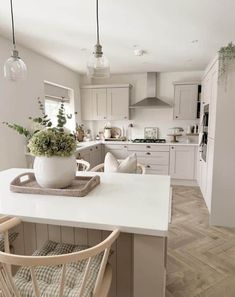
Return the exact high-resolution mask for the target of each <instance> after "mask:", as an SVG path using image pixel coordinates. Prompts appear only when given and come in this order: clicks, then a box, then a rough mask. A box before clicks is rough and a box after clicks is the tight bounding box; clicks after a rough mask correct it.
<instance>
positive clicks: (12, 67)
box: [4, 0, 27, 81]
mask: <svg viewBox="0 0 235 297" xmlns="http://www.w3.org/2000/svg"><path fill="white" fill-rule="evenodd" d="M10 5H11V25H12V44H13V51H12V55H11V57H10V58H9V59H8V60H7V61H6V62H5V64H4V77H5V78H6V79H8V80H12V81H16V80H23V79H25V78H26V76H27V67H26V65H25V63H24V61H23V60H22V59H21V58H20V57H19V52H18V51H17V49H16V41H15V24H14V14H13V4H12V0H10Z"/></svg>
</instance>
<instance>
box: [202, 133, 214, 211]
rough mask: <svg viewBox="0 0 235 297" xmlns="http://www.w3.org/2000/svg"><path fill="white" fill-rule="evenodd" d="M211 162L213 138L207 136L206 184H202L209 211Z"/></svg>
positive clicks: (212, 157) (211, 178)
mask: <svg viewBox="0 0 235 297" xmlns="http://www.w3.org/2000/svg"><path fill="white" fill-rule="evenodd" d="M213 163H214V140H213V139H211V138H209V139H208V143H207V168H206V186H205V185H203V187H204V189H203V191H204V195H205V202H206V205H207V208H208V210H209V212H210V211H211V198H212V181H213Z"/></svg>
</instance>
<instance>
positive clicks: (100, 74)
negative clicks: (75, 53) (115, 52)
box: [87, 53, 110, 79]
mask: <svg viewBox="0 0 235 297" xmlns="http://www.w3.org/2000/svg"><path fill="white" fill-rule="evenodd" d="M87 75H88V76H89V77H90V78H95V79H97V78H98V79H99V78H109V77H110V67H109V61H108V59H107V58H106V57H105V56H104V55H103V54H102V55H101V56H97V55H96V54H95V53H94V54H93V55H92V56H91V57H90V59H89V60H88V62H87Z"/></svg>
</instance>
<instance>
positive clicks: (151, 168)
mask: <svg viewBox="0 0 235 297" xmlns="http://www.w3.org/2000/svg"><path fill="white" fill-rule="evenodd" d="M145 168H146V174H158V175H168V174H169V167H168V166H160V165H146V166H145Z"/></svg>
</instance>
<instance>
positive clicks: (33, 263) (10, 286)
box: [0, 217, 119, 297]
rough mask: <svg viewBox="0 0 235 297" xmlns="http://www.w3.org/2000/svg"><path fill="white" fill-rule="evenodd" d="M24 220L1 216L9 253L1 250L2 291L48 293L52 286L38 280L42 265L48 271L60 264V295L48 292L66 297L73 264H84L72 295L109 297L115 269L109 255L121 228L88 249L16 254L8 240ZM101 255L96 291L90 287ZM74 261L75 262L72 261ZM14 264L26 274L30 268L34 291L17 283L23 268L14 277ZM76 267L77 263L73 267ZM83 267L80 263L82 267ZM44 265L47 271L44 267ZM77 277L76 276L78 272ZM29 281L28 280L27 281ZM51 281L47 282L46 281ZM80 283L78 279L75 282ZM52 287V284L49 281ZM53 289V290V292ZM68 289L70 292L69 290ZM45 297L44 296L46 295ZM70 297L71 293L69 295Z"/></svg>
mask: <svg viewBox="0 0 235 297" xmlns="http://www.w3.org/2000/svg"><path fill="white" fill-rule="evenodd" d="M20 223H21V220H20V219H19V218H9V217H6V218H5V219H4V218H1V219H0V232H1V233H3V234H4V237H5V252H0V290H1V293H2V295H1V296H4V297H13V296H14V297H26V296H27V297H29V296H30V297H31V296H32V297H40V296H42V292H45V290H47V289H48V288H45V287H43V290H42V284H41V282H39V281H38V280H37V276H38V270H37V269H38V267H39V269H41V273H42V271H45V272H46V271H47V267H51V266H56V267H57V268H58V269H60V271H59V276H58V275H57V277H58V283H56V294H55V292H52V293H51V294H50V293H49V295H48V294H46V296H51V297H52V296H53V297H57V296H58V297H63V296H67V294H68V291H66V290H67V289H68V288H67V283H66V281H67V279H66V278H70V279H69V281H71V274H70V273H69V271H68V273H67V269H69V268H71V265H78V263H80V264H82V266H81V267H83V271H82V274H81V278H80V279H79V287H78V288H77V287H76V289H77V291H75V293H74V292H73V295H72V296H76V297H88V296H92V297H107V295H108V292H109V288H110V285H111V280H112V270H111V267H110V265H109V264H108V257H109V254H110V248H111V245H112V244H113V243H114V241H115V240H116V239H117V237H118V236H119V230H115V231H113V232H112V233H111V234H110V235H109V236H108V237H107V238H106V239H105V240H104V241H102V242H101V243H99V244H97V245H96V246H93V247H89V248H86V249H84V250H80V251H77V252H72V253H67V254H59V255H50V256H38V255H34V256H24V255H14V254H10V252H9V242H8V239H7V238H8V231H9V229H11V228H13V227H15V226H17V225H18V224H20ZM98 255H99V257H100V258H99V259H100V261H99V266H98V269H97V270H96V274H95V276H94V278H95V279H94V286H93V287H92V291H91V292H88V291H87V286H88V285H89V284H88V282H89V283H91V279H92V277H91V276H92V275H91V274H92V273H93V270H94V262H93V259H94V257H97V256H98ZM71 263H72V264H71ZM11 266H19V267H21V268H20V269H22V271H23V275H24V274H25V273H26V271H28V273H29V276H30V282H31V283H30V285H29V284H28V283H27V290H28V288H29V287H30V286H31V287H30V288H31V291H30V292H31V293H29V292H28V291H27V290H26V291H23V290H22V287H20V285H19V281H18V282H17V275H18V273H19V271H20V269H19V270H18V272H17V273H16V276H14V277H13V276H12V273H11V271H12V269H11ZM74 267H76V266H73V268H74ZM79 267H80V266H79ZM42 268H43V270H42ZM75 277H76V275H75ZM27 281H28V280H27ZM45 283H46V284H47V282H45ZM75 283H76V282H75ZM48 286H49V284H48ZM49 292H50V291H49ZM66 292H67V293H66ZM43 296H44V295H43ZM69 296H70V295H69Z"/></svg>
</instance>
